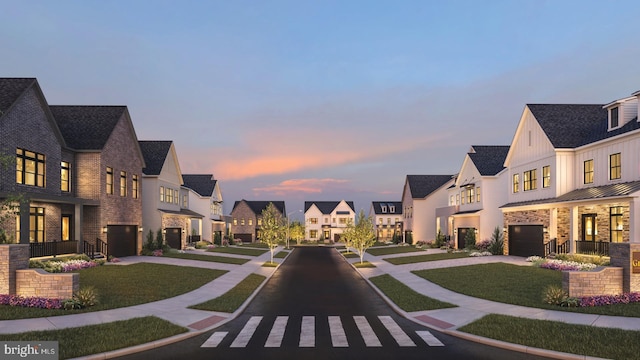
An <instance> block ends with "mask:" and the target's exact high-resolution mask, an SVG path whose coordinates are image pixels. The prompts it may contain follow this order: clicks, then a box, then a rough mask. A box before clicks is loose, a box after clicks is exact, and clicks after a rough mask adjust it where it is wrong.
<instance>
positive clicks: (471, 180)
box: [436, 145, 509, 249]
mask: <svg viewBox="0 0 640 360" xmlns="http://www.w3.org/2000/svg"><path fill="white" fill-rule="evenodd" d="M508 151H509V146H502V145H490V146H480V145H474V146H471V148H470V149H469V151H468V153H467V154H466V155H465V158H464V161H463V162H462V166H461V168H460V172H459V173H458V175H457V176H456V180H455V182H454V184H453V186H451V187H450V188H449V189H448V194H449V201H448V206H446V207H443V208H438V209H436V227H437V229H436V232H437V230H440V231H441V233H442V234H443V235H448V236H450V237H451V239H453V240H454V241H453V244H452V245H453V246H454V247H456V248H458V249H463V248H464V247H465V238H466V236H467V233H468V232H469V231H473V232H475V239H476V242H479V241H482V240H487V239H490V238H491V236H492V233H493V231H494V230H495V228H496V227H498V228H499V229H500V231H502V211H501V210H500V206H501V205H503V204H504V203H505V202H506V199H507V193H506V192H505V191H504V189H505V185H506V184H507V183H508V179H507V170H506V168H505V167H504V159H505V158H506V156H507V152H508Z"/></svg>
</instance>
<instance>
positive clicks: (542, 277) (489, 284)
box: [413, 263, 640, 317]
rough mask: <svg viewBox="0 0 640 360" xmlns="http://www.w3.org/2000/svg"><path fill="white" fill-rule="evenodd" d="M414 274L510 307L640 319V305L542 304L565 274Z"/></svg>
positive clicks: (504, 270)
mask: <svg viewBox="0 0 640 360" xmlns="http://www.w3.org/2000/svg"><path fill="white" fill-rule="evenodd" d="M413 273H414V274H416V275H418V276H420V277H422V278H424V279H426V280H429V281H431V282H433V283H436V284H438V285H440V286H442V287H444V288H447V289H449V290H452V291H455V292H458V293H461V294H465V295H469V296H473V297H477V298H481V299H487V300H492V301H497V302H502V303H507V304H515V305H522V306H528V307H535V308H541V309H550V310H559V311H573V312H580V313H589V314H600V315H614V316H631V317H640V303H632V304H617V305H607V306H594V307H584V308H582V307H581V308H567V307H560V306H555V305H549V304H545V303H544V302H542V297H543V294H544V291H545V289H546V288H547V287H548V286H549V285H555V286H559V287H562V272H560V271H555V270H549V269H541V268H538V267H534V266H518V265H512V264H505V263H493V264H478V265H469V266H457V267H450V268H443V269H432V270H418V271H413Z"/></svg>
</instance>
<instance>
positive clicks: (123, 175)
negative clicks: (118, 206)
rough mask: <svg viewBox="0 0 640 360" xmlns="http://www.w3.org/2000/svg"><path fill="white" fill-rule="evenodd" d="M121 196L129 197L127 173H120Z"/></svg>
mask: <svg viewBox="0 0 640 360" xmlns="http://www.w3.org/2000/svg"><path fill="white" fill-rule="evenodd" d="M120 196H127V172H126V171H120Z"/></svg>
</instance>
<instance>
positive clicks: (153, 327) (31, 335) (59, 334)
mask: <svg viewBox="0 0 640 360" xmlns="http://www.w3.org/2000/svg"><path fill="white" fill-rule="evenodd" d="M187 331H188V330H187V329H186V328H183V327H182V326H178V325H175V324H173V323H170V322H168V321H165V320H162V319H159V318H157V317H154V316H147V317H140V318H134V319H129V320H122V321H114V322H110V323H106V324H99V325H88V326H82V327H74V328H66V329H60V330H45V331H30V332H24V333H19V334H2V335H0V340H2V341H57V342H58V350H59V352H60V353H59V354H58V355H59V357H60V359H69V358H75V357H80V356H86V355H91V354H99V353H104V352H108V351H113V350H117V349H122V348H126V347H130V346H135V345H140V344H145V343H148V342H151V341H156V340H159V339H164V338H167V337H171V336H174V335H178V334H182V333H185V332H187Z"/></svg>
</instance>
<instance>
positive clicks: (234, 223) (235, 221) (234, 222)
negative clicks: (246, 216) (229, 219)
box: [233, 218, 238, 226]
mask: <svg viewBox="0 0 640 360" xmlns="http://www.w3.org/2000/svg"><path fill="white" fill-rule="evenodd" d="M233 225H235V226H237V225H238V219H236V218H233Z"/></svg>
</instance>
